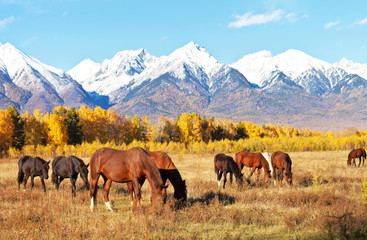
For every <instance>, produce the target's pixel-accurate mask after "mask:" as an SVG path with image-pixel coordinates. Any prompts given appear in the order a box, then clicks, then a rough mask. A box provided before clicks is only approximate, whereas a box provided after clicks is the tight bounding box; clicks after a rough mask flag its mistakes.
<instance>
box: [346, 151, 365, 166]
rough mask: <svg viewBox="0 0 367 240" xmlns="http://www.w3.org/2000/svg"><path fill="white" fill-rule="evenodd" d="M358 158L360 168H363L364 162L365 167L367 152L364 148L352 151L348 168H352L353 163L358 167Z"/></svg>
mask: <svg viewBox="0 0 367 240" xmlns="http://www.w3.org/2000/svg"><path fill="white" fill-rule="evenodd" d="M356 158H359V164H358V167H360V166H361V162H362V161H363V166H364V160H365V159H366V151H365V150H364V149H363V148H358V149H353V150H352V151H350V153H349V155H348V160H347V164H348V166H352V161H353V163H354V166H355V167H357V165H356Z"/></svg>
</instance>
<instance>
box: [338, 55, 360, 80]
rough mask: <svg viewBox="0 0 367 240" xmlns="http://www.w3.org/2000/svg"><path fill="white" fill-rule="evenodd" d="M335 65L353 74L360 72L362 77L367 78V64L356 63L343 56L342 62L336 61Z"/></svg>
mask: <svg viewBox="0 0 367 240" xmlns="http://www.w3.org/2000/svg"><path fill="white" fill-rule="evenodd" d="M333 66H335V67H337V68H342V69H344V70H345V71H347V72H349V73H352V74H358V75H359V76H361V77H362V78H364V79H367V64H363V63H356V62H353V61H351V60H348V59H346V58H343V59H342V60H341V61H340V62H338V63H334V64H333Z"/></svg>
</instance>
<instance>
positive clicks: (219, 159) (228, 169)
mask: <svg viewBox="0 0 367 240" xmlns="http://www.w3.org/2000/svg"><path fill="white" fill-rule="evenodd" d="M214 171H215V173H216V174H217V180H218V187H219V188H220V179H221V178H222V174H224V180H223V181H224V182H223V188H225V186H226V182H227V173H229V174H230V175H229V176H230V177H229V180H230V183H231V184H232V175H233V174H234V176H235V177H236V182H237V184H238V185H239V186H242V184H243V173H241V169H240V168H239V167H238V165H237V164H236V162H235V161H234V160H233V158H232V157H231V156H228V155H225V154H223V153H219V154H217V155H216V156H215V157H214Z"/></svg>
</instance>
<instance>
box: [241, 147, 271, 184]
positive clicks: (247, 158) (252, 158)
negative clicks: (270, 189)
mask: <svg viewBox="0 0 367 240" xmlns="http://www.w3.org/2000/svg"><path fill="white" fill-rule="evenodd" d="M236 163H237V165H238V167H239V168H240V169H241V170H242V169H243V167H244V166H246V167H250V168H252V170H251V173H250V175H249V176H248V178H247V181H248V182H249V181H250V180H249V179H250V177H251V176H252V174H253V173H254V172H255V170H256V169H258V174H260V170H261V168H264V177H265V178H266V177H268V178H271V175H270V168H269V163H268V162H267V161H266V159H265V158H264V156H263V155H262V154H261V153H259V152H238V153H236Z"/></svg>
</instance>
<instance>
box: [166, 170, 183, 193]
mask: <svg viewBox="0 0 367 240" xmlns="http://www.w3.org/2000/svg"><path fill="white" fill-rule="evenodd" d="M166 171H169V174H168V180H169V181H170V182H171V183H172V186H173V188H174V189H175V191H176V190H177V189H178V188H179V186H180V184H181V183H182V182H183V180H182V178H181V174H180V172H179V171H178V170H177V169H172V170H166Z"/></svg>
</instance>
